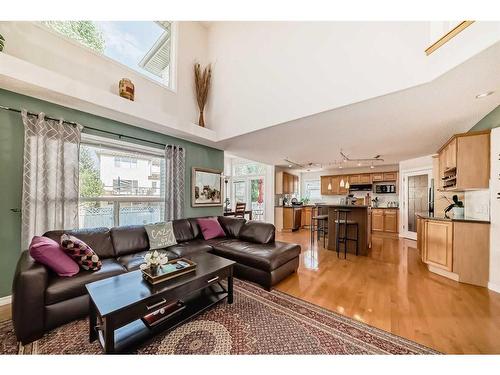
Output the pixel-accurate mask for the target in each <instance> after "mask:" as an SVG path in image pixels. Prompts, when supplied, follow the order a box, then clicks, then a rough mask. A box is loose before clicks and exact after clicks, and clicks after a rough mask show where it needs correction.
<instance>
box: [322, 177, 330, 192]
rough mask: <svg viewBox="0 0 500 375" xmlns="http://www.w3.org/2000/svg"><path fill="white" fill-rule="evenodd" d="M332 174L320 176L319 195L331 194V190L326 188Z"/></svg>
mask: <svg viewBox="0 0 500 375" xmlns="http://www.w3.org/2000/svg"><path fill="white" fill-rule="evenodd" d="M331 181H332V176H321V195H331V194H332V191H331V190H328V184H331Z"/></svg>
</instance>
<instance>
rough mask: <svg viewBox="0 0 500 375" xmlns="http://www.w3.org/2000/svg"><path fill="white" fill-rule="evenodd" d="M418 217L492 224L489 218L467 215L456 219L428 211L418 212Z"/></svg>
mask: <svg viewBox="0 0 500 375" xmlns="http://www.w3.org/2000/svg"><path fill="white" fill-rule="evenodd" d="M416 215H417V216H418V217H421V218H422V219H430V220H439V221H456V222H462V223H482V224H490V221H489V220H483V219H476V218H473V217H467V216H465V217H464V218H463V219H456V218H452V217H450V218H448V217H444V215H435V214H432V215H429V214H428V213H419V214H416Z"/></svg>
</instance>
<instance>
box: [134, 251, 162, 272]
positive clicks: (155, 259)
mask: <svg viewBox="0 0 500 375" xmlns="http://www.w3.org/2000/svg"><path fill="white" fill-rule="evenodd" d="M144 262H145V263H143V264H141V265H140V269H141V270H145V269H148V268H149V270H150V271H151V274H152V275H153V276H156V275H157V274H158V271H159V269H160V267H161V266H163V265H165V264H167V262H168V257H167V255H166V254H165V253H163V252H159V251H156V250H155V251H152V252H149V253H147V254H146V255H145V256H144Z"/></svg>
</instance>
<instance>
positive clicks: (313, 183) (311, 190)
mask: <svg viewBox="0 0 500 375" xmlns="http://www.w3.org/2000/svg"><path fill="white" fill-rule="evenodd" d="M304 198H309V199H310V200H311V201H314V200H320V199H321V187H320V180H305V181H304Z"/></svg>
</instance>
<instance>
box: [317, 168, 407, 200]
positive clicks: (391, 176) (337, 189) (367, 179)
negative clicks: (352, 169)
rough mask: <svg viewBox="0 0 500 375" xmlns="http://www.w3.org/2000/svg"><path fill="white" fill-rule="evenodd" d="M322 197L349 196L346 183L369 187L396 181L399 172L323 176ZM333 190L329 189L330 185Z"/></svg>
mask: <svg viewBox="0 0 500 375" xmlns="http://www.w3.org/2000/svg"><path fill="white" fill-rule="evenodd" d="M320 179H321V185H320V186H321V195H347V194H348V193H349V191H348V189H346V188H345V183H347V182H349V184H350V185H369V184H371V183H374V182H385V181H396V182H397V179H398V172H397V171H395V172H379V173H360V174H351V175H330V176H321V177H320ZM342 180H344V187H341V186H340V181H342ZM329 184H330V185H331V189H328V185H329Z"/></svg>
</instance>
